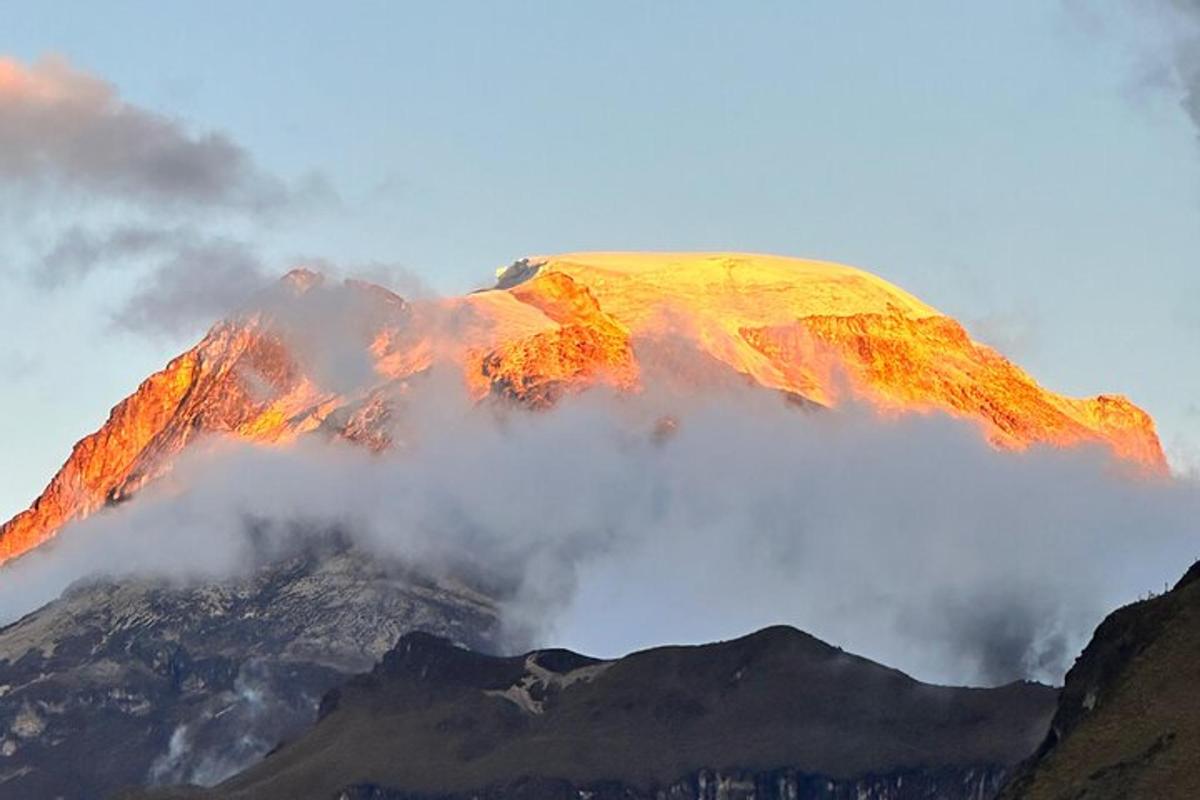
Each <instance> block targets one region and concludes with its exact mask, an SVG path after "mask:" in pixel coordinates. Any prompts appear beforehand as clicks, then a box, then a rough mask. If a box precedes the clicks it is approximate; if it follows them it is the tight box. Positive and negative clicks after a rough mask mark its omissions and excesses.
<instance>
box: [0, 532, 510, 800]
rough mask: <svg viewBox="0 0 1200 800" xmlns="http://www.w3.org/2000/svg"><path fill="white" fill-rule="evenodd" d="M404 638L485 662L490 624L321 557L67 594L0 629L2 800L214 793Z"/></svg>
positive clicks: (423, 585)
mask: <svg viewBox="0 0 1200 800" xmlns="http://www.w3.org/2000/svg"><path fill="white" fill-rule="evenodd" d="M412 630H425V631H430V632H432V633H437V634H440V635H443V636H447V637H450V638H452V639H453V640H455V641H458V642H462V643H464V644H468V645H471V646H474V647H489V648H490V647H495V638H494V637H495V634H496V630H497V618H496V609H495V608H494V606H493V604H492V603H491V602H490V601H488V600H487V599H486V598H482V597H480V596H479V595H477V594H475V593H474V592H471V591H470V590H468V589H466V588H464V587H461V586H454V585H444V584H443V585H438V584H434V583H432V582H430V581H427V580H423V579H421V578H420V577H419V576H416V575H413V574H411V572H409V571H407V570H406V569H405V568H403V567H401V566H400V565H396V564H389V563H388V562H386V561H384V560H381V559H380V558H378V557H377V556H367V555H364V554H361V553H357V552H355V551H353V550H350V549H348V548H346V547H344V546H341V545H335V544H332V543H329V542H325V543H319V544H318V543H313V544H311V545H310V546H308V547H306V548H305V549H303V550H301V551H298V552H296V553H294V554H291V555H289V556H286V557H284V558H282V559H279V560H272V561H269V562H268V561H264V563H263V564H261V565H260V566H259V567H257V568H255V569H252V570H248V571H247V573H246V574H244V575H242V576H240V577H237V578H234V579H230V580H225V581H221V582H216V581H209V582H201V583H194V582H193V583H180V582H175V583H172V582H168V581H146V580H133V579H127V580H124V581H120V582H115V581H112V580H107V579H106V580H94V581H90V582H84V583H80V584H77V585H76V586H74V587H72V588H71V589H69V590H68V591H67V592H66V593H64V595H63V596H62V597H61V598H59V599H58V600H55V601H54V602H52V603H50V604H49V605H47V606H45V607H43V608H41V609H39V610H38V611H35V612H33V613H32V614H29V615H28V616H26V617H24V618H22V619H21V620H19V621H17V622H16V623H14V624H12V625H9V626H7V627H5V628H3V629H0V797H2V798H14V800H15V799H16V798H63V799H64V800H86V799H89V798H101V797H107V796H109V795H110V794H111V793H112V792H113V791H115V790H117V789H118V788H120V787H123V786H130V785H142V784H144V783H147V782H149V783H155V782H164V781H165V782H172V783H173V782H197V783H212V782H215V781H217V780H220V779H221V778H223V777H226V776H228V775H230V774H232V773H233V772H235V771H237V770H239V769H241V768H243V767H245V766H246V765H248V764H250V763H253V762H255V761H257V760H259V759H260V758H261V757H262V756H263V755H264V754H265V753H266V752H267V751H268V750H269V749H271V748H273V747H274V746H276V744H278V742H280V741H281V740H283V739H285V738H288V737H292V736H296V735H299V733H300V732H302V731H303V730H305V729H307V728H308V726H310V725H311V724H312V722H313V720H314V719H315V718H316V714H317V704H318V701H319V700H320V698H321V696H322V695H323V694H324V693H325V692H326V691H327V690H329V689H331V688H333V687H335V686H337V685H339V684H341V683H342V682H344V681H345V680H346V679H347V678H348V677H349V676H351V675H353V674H356V673H360V672H362V671H364V670H367V669H370V668H371V666H372V665H373V664H374V663H376V662H377V661H378V659H379V658H380V656H381V655H383V654H384V653H385V652H387V651H388V649H389V648H391V647H392V646H393V645H394V644H395V641H396V639H397V637H399V636H400V635H401V634H403V633H406V632H409V631H412Z"/></svg>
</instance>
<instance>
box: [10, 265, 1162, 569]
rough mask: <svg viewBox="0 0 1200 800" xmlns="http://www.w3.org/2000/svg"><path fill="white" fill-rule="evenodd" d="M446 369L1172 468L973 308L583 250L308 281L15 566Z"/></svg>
mask: <svg viewBox="0 0 1200 800" xmlns="http://www.w3.org/2000/svg"><path fill="white" fill-rule="evenodd" d="M439 365H447V366H449V367H450V368H452V369H455V370H460V371H461V374H462V377H463V384H464V387H465V392H466V393H467V395H468V396H470V397H471V398H474V399H476V400H478V399H482V398H485V397H501V398H507V399H509V400H513V401H516V402H518V403H521V404H523V405H525V406H528V407H532V408H542V407H545V406H548V405H551V404H553V403H554V402H555V401H556V400H557V399H558V398H560V397H562V396H563V395H564V394H565V393H572V392H578V391H582V390H584V389H587V388H589V387H593V386H597V385H602V386H608V387H612V388H614V389H616V390H618V391H633V392H636V391H639V390H641V389H643V388H645V386H646V383H647V381H648V380H649V379H650V378H648V377H647V376H648V373H653V375H654V376H655V377H654V379H655V380H666V381H668V382H669V383H670V384H671V385H672V386H673V387H674V388H675V389H676V390H683V391H705V390H708V389H710V388H712V387H713V386H716V385H721V384H723V383H727V382H728V381H727V380H726V378H725V377H724V376H726V375H727V376H729V377H730V378H734V379H737V380H742V381H748V382H750V383H752V384H754V385H758V386H763V387H767V388H770V389H775V390H779V391H782V392H784V393H786V395H787V396H789V397H794V398H797V399H799V400H802V401H804V403H805V404H806V405H809V406H832V405H836V404H837V403H839V402H842V401H844V400H846V399H848V398H850V397H854V398H858V399H860V400H864V401H866V402H868V403H869V404H872V405H874V406H876V407H877V408H879V409H880V410H882V411H884V412H886V413H898V412H929V411H941V412H946V413H949V414H952V415H955V416H959V417H962V418H964V419H968V420H973V421H975V422H977V423H978V424H979V425H980V426H981V428H982V429H983V431H984V433H985V435H987V436H988V437H989V439H990V440H991V441H992V442H993V443H995V444H997V445H998V446H1002V447H1006V448H1015V449H1020V448H1023V447H1027V446H1029V445H1031V444H1038V443H1045V444H1052V445H1058V446H1071V445H1076V444H1082V443H1095V444H1101V445H1106V446H1108V447H1110V448H1111V449H1112V451H1113V452H1115V453H1116V454H1117V455H1119V456H1120V457H1122V458H1125V459H1128V460H1130V461H1131V462H1132V463H1134V464H1138V465H1141V466H1143V467H1145V468H1147V469H1149V470H1152V471H1153V470H1162V469H1163V468H1164V464H1165V461H1164V458H1163V454H1162V449H1161V447H1160V445H1159V442H1158V438H1157V435H1156V434H1155V431H1154V424H1153V421H1152V420H1151V419H1150V417H1149V416H1148V415H1147V414H1146V413H1145V412H1143V411H1142V410H1141V409H1139V408H1137V407H1136V406H1134V405H1133V404H1131V403H1130V402H1129V401H1127V400H1125V399H1124V398H1121V397H1115V396H1109V395H1104V396H1100V397H1097V398H1093V399H1074V398H1068V397H1063V396H1061V395H1057V394H1054V393H1053V392H1050V391H1047V390H1046V389H1044V388H1043V387H1041V386H1040V385H1038V384H1037V383H1036V382H1035V381H1034V380H1033V378H1031V377H1030V376H1029V375H1027V374H1026V373H1025V372H1023V371H1022V370H1021V369H1020V368H1018V367H1017V366H1015V365H1014V364H1012V363H1011V362H1009V361H1007V360H1006V359H1005V358H1004V357H1003V356H1001V355H1000V354H998V353H996V352H995V351H993V350H991V349H990V348H988V347H985V346H983V345H980V344H978V343H976V342H973V341H972V340H971V339H970V337H969V336H968V335H967V333H966V331H965V330H964V329H963V328H962V326H960V325H959V324H958V323H957V322H955V321H954V320H952V319H950V318H948V317H946V316H944V315H942V314H940V313H939V312H937V311H936V310H935V309H933V308H931V307H930V306H928V305H926V304H924V303H922V302H921V301H920V300H918V299H916V298H915V297H913V296H911V295H909V294H907V293H906V292H904V291H902V290H900V289H898V288H896V287H895V286H892V285H890V284H888V283H886V282H885V281H883V280H881V279H879V278H876V277H875V276H872V275H870V274H868V273H865V272H862V271H860V270H856V269H852V268H850V267H843V266H839V265H836V264H827V263H821V262H813V261H802V260H798V259H786V258H778V257H772V256H757V255H741V254H728V253H716V254H669V253H649V254H648V253H582V254H569V255H564V256H556V257H552V258H539V259H525V260H522V261H519V262H517V263H516V264H514V265H513V266H511V267H510V268H508V269H507V270H505V271H504V272H503V273H502V274H501V275H500V278H499V281H498V282H497V286H496V288H494V289H492V290H489V291H482V292H475V293H472V294H469V295H466V296H464V297H457V298H449V299H443V300H436V301H425V302H422V303H413V304H410V303H406V302H405V301H403V300H401V299H400V298H399V297H397V296H395V295H393V294H392V293H390V292H388V291H387V290H386V289H382V288H380V287H376V286H371V285H369V284H364V283H360V282H354V281H349V282H346V283H345V284H343V285H340V286H330V285H326V284H325V283H324V282H323V280H322V278H321V277H320V276H319V275H316V274H314V273H310V272H303V271H298V272H294V273H291V274H289V276H287V277H286V278H285V279H284V280H283V281H282V282H281V283H280V285H279V286H278V287H276V288H275V289H274V290H273V291H271V292H268V293H267V294H266V295H265V296H263V297H259V298H255V299H253V301H252V302H251V303H250V305H249V307H248V310H246V311H245V312H243V313H241V314H239V315H236V316H235V317H234V318H232V319H231V320H228V321H225V322H221V323H219V324H217V325H216V326H215V327H214V328H213V329H212V330H211V331H210V332H209V333H208V335H207V336H206V337H205V338H204V339H203V340H202V341H201V342H200V343H199V344H198V345H197V346H196V347H194V348H192V349H191V350H189V351H188V352H186V353H184V354H183V355H181V356H179V357H178V358H176V359H174V360H173V361H171V363H170V364H168V365H167V367H166V368H165V369H164V370H163V371H162V372H159V373H157V374H155V375H153V376H151V377H150V378H149V379H147V380H146V381H145V382H144V383H143V384H142V385H141V386H140V387H138V390H137V391H136V392H135V393H134V394H133V395H131V396H130V397H129V398H127V399H126V400H124V401H122V402H121V403H120V404H118V405H117V407H116V408H114V409H113V411H112V414H111V415H110V417H109V419H108V421H107V422H106V423H105V424H104V425H103V426H102V427H101V428H100V429H99V430H98V431H96V432H95V433H93V434H91V435H90V436H88V437H86V438H84V439H83V440H82V441H80V442H79V444H78V445H76V447H75V449H74V451H73V452H72V453H71V456H70V457H69V458H68V460H67V462H66V463H65V464H64V465H63V467H62V469H61V470H60V471H59V472H58V474H57V475H55V476H54V478H53V479H52V480H51V482H50V484H49V486H48V487H47V488H46V490H45V491H44V492H43V493H42V495H41V496H40V497H39V498H38V499H37V500H36V501H35V502H34V503H33V505H32V506H31V507H30V508H29V509H28V510H27V511H25V512H22V513H21V514H19V515H17V516H16V517H15V518H13V519H12V520H10V521H9V522H8V523H6V524H4V525H3V526H0V561H3V560H6V559H9V558H12V557H15V556H18V555H20V554H21V553H23V552H26V551H27V550H29V549H30V548H32V547H35V546H37V545H38V544H39V543H41V542H43V541H45V540H46V539H47V538H49V537H50V536H53V535H54V534H55V532H57V531H58V529H59V528H61V527H62V526H63V525H64V524H66V523H68V522H70V521H71V520H74V519H79V518H82V517H85V516H87V515H89V514H91V513H93V512H95V511H96V510H97V509H99V508H101V507H103V506H104V505H106V504H109V503H114V502H119V501H120V500H122V499H125V498H127V497H129V496H130V495H131V494H132V493H133V492H135V491H136V490H137V489H138V488H140V487H141V486H142V485H143V484H144V483H145V482H146V481H148V480H150V479H152V478H154V477H155V476H158V475H160V474H162V473H163V472H164V471H166V470H168V469H169V468H170V464H171V460H172V458H173V457H174V456H175V455H176V454H178V453H179V452H180V450H182V449H183V448H185V447H187V446H189V445H191V444H192V443H194V442H196V441H201V440H203V439H204V438H205V437H206V436H211V435H228V436H236V437H239V438H243V439H247V440H250V441H254V442H260V443H264V444H273V445H286V444H287V443H288V442H290V441H292V440H294V439H295V437H297V436H300V435H302V434H304V433H307V432H310V431H316V430H320V431H321V432H323V433H325V434H329V435H334V436H342V437H345V438H347V439H349V440H351V441H354V442H358V443H361V444H363V445H365V446H367V447H371V448H374V449H383V448H386V447H391V446H394V445H395V444H396V443H397V442H396V438H397V437H396V432H395V428H396V424H397V421H398V419H399V418H400V417H401V416H402V415H401V414H400V413H399V411H398V406H400V405H402V398H403V396H404V393H405V391H406V386H407V381H409V380H410V379H412V378H413V377H414V376H416V375H418V374H419V373H422V372H425V371H426V370H429V369H430V368H431V367H435V366H439ZM647 368H650V369H647ZM400 438H401V439H403V437H400Z"/></svg>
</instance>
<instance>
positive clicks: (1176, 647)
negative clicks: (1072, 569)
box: [1003, 563, 1200, 800]
mask: <svg viewBox="0 0 1200 800" xmlns="http://www.w3.org/2000/svg"><path fill="white" fill-rule="evenodd" d="M1197 681H1200V563H1197V564H1195V565H1193V566H1192V568H1191V569H1190V570H1189V571H1188V573H1187V574H1186V575H1184V577H1183V578H1182V579H1181V580H1180V581H1179V583H1178V584H1177V585H1176V586H1175V588H1174V589H1172V590H1171V591H1169V592H1167V593H1166V594H1163V595H1160V596H1158V597H1154V598H1151V599H1149V600H1145V601H1142V602H1139V603H1135V604H1133V605H1130V606H1126V607H1125V608H1122V609H1119V610H1117V611H1115V612H1113V613H1112V614H1110V615H1109V616H1108V618H1107V619H1105V620H1104V622H1103V623H1101V625H1100V627H1098V628H1097V629H1096V633H1095V635H1094V636H1093V637H1092V641H1091V642H1090V643H1089V644H1088V646H1087V647H1086V648H1085V649H1084V651H1083V654H1082V655H1081V656H1080V657H1079V659H1078V660H1077V661H1076V662H1075V666H1074V667H1072V668H1071V670H1070V672H1068V673H1067V679H1066V685H1065V686H1064V688H1063V691H1062V695H1061V697H1060V700H1059V705H1058V711H1057V713H1056V714H1055V715H1054V721H1053V723H1052V724H1051V728H1050V734H1049V735H1048V736H1047V738H1046V740H1045V741H1044V742H1043V743H1042V745H1041V747H1039V748H1038V752H1037V754H1036V755H1035V757H1034V758H1032V759H1031V760H1030V761H1029V762H1028V763H1027V764H1025V765H1024V767H1023V768H1022V770H1021V772H1020V774H1019V775H1018V777H1017V778H1016V779H1014V781H1013V782H1012V784H1011V785H1010V786H1008V787H1006V788H1005V791H1004V793H1003V797H1004V798H1005V800H1043V799H1044V800H1058V799H1060V798H1061V800H1067V798H1070V800H1124V799H1125V798H1175V797H1179V798H1184V797H1200V770H1198V769H1197V765H1200V701H1198V700H1197V695H1196V686H1197Z"/></svg>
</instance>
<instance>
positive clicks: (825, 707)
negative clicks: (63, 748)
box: [151, 627, 1056, 800]
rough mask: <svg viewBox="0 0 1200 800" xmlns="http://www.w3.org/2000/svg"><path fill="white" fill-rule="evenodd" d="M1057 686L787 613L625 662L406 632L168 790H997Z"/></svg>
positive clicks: (448, 795)
mask: <svg viewBox="0 0 1200 800" xmlns="http://www.w3.org/2000/svg"><path fill="white" fill-rule="evenodd" d="M1055 696H1056V691H1055V690H1054V689H1051V688H1049V687H1046V686H1041V685H1039V684H1032V683H1014V684H1010V685H1008V686H1004V687H1000V688H995V689H963V688H950V687H944V686H931V685H928V684H922V683H919V682H917V681H915V680H913V679H912V678H909V677H908V676H906V675H904V674H903V673H900V672H897V671H895V670H892V669H888V668H886V667H883V666H880V665H878V664H875V663H873V662H871V661H868V660H866V659H863V658H859V657H857V656H853V655H849V654H847V653H844V652H842V651H841V650H840V649H839V648H835V647H831V646H829V645H827V644H825V643H823V642H821V641H819V640H817V639H814V638H813V637H811V636H809V635H807V634H804V633H801V632H800V631H797V630H795V629H793V628H788V627H774V628H768V629H765V630H762V631H759V632H757V633H754V634H751V635H749V636H746V637H744V638H741V639H736V640H733V641H728V642H720V643H717V644H709V645H702V646H695V647H659V648H655V649H652V650H646V651H643V652H639V653H634V654H632V655H629V656H626V657H624V658H621V659H618V660H616V661H600V660H597V659H593V658H588V657H585V656H581V655H578V654H576V653H572V652H570V651H566V650H540V651H535V652H532V653H528V654H526V655H523V656H518V657H514V658H497V657H493V656H486V655H481V654H479V653H475V652H472V651H470V650H467V649H463V648H460V647H456V646H454V645H453V644H451V643H450V642H447V641H446V640H444V639H440V638H438V637H435V636H430V635H427V634H420V633H416V634H410V635H407V636H404V637H402V638H401V639H400V641H399V642H398V643H397V645H396V647H395V648H394V649H393V650H391V651H390V652H388V653H387V655H385V656H384V658H383V660H382V661H381V662H380V663H379V665H378V666H376V667H375V669H374V670H372V671H371V672H370V673H369V674H366V675H363V676H361V677H358V678H355V679H353V680H351V681H350V682H348V683H347V684H346V685H345V686H343V687H341V688H339V689H336V690H334V691H332V692H330V693H329V694H327V695H326V696H325V698H324V699H323V700H322V701H321V716H320V721H319V722H318V723H317V724H316V725H315V726H314V727H313V728H312V729H311V730H310V731H309V732H308V733H306V734H305V735H304V736H302V737H301V738H299V739H298V740H296V741H294V742H291V743H289V744H286V745H284V746H282V747H280V748H279V749H278V750H276V751H275V752H273V753H272V754H271V755H269V756H268V757H267V758H266V759H265V760H263V761H262V762H261V763H260V764H258V765H257V766H255V767H252V768H251V769H249V770H247V771H246V772H244V773H242V774H240V775H238V776H236V777H234V778H231V779H230V780H229V781H227V782H225V783H223V784H221V785H219V786H217V787H215V788H213V789H212V790H210V791H208V792H200V791H196V790H179V791H175V790H171V791H163V792H159V793H153V794H152V795H151V796H153V797H158V798H169V797H176V796H179V797H221V798H228V799H229V800H235V799H236V798H256V800H273V799H274V798H280V800H283V798H287V799H288V800H298V799H299V798H314V799H315V798H328V799H329V800H332V799H333V798H355V799H356V800H366V798H372V800H402V799H403V800H416V798H441V799H442V800H451V799H454V800H457V799H458V798H463V799H464V800H465V798H488V799H489V800H504V799H507V798H544V799H547V800H556V799H557V798H562V799H563V800H566V798H578V797H590V798H595V800H609V799H611V800H616V798H624V799H625V800H641V799H642V798H645V799H646V800H649V799H650V798H659V797H669V798H673V799H675V798H677V799H678V800H684V798H709V797H722V798H730V799H731V800H732V799H733V798H749V797H756V798H759V799H760V800H762V799H763V798H767V799H768V800H770V799H773V798H779V799H780V800H782V798H791V800H809V798H831V799H832V798H857V800H885V798H886V800H906V799H907V798H928V797H937V798H944V799H945V800H956V799H957V798H963V800H966V798H973V799H976V800H977V799H978V798H986V797H990V796H991V795H992V794H993V793H994V792H995V790H996V788H997V787H998V786H999V784H1000V783H1001V781H1002V780H1003V778H1004V776H1005V774H1006V772H1007V771H1008V769H1009V768H1010V767H1011V766H1012V765H1013V764H1015V763H1017V762H1019V761H1020V760H1021V759H1022V758H1024V757H1026V756H1027V755H1028V754H1029V753H1030V752H1032V750H1033V748H1034V747H1036V745H1037V742H1038V740H1039V739H1040V738H1041V737H1042V736H1043V735H1044V733H1045V730H1046V725H1047V722H1048V721H1049V718H1050V715H1051V714H1052V713H1053V708H1054V703H1055Z"/></svg>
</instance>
